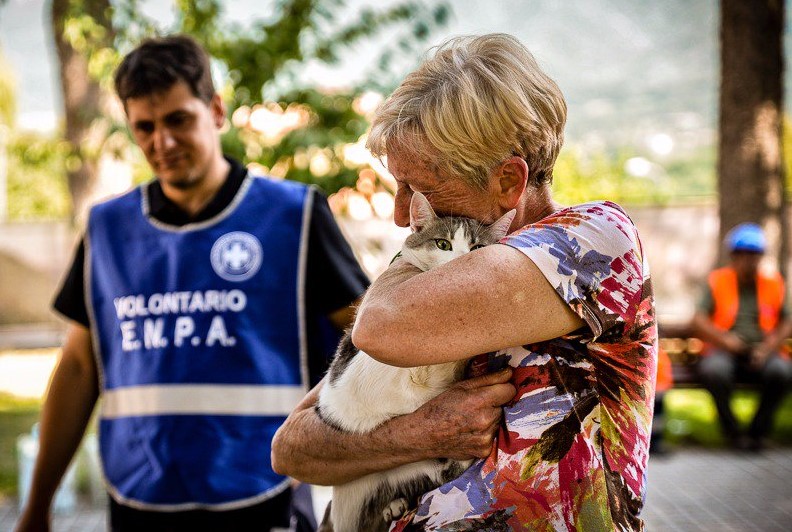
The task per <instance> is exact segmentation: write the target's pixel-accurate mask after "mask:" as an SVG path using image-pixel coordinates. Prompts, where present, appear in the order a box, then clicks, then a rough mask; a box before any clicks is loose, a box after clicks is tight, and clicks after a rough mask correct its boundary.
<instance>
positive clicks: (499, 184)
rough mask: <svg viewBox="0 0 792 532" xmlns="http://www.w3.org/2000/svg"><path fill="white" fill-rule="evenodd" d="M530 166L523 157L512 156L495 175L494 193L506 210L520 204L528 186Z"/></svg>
mask: <svg viewBox="0 0 792 532" xmlns="http://www.w3.org/2000/svg"><path fill="white" fill-rule="evenodd" d="M529 173H530V172H529V170H528V164H527V163H526V162H525V160H524V159H523V158H522V157H518V156H516V155H515V156H512V157H509V158H508V159H506V160H504V161H503V162H502V163H500V164H499V165H498V166H497V167H496V168H495V172H494V175H493V183H492V184H493V186H494V188H495V190H494V193H495V196H496V198H497V200H498V205H500V206H501V207H502V208H503V209H505V210H511V209H514V208H515V207H517V205H518V204H519V203H520V198H521V197H522V195H523V192H525V187H526V186H528V175H529Z"/></svg>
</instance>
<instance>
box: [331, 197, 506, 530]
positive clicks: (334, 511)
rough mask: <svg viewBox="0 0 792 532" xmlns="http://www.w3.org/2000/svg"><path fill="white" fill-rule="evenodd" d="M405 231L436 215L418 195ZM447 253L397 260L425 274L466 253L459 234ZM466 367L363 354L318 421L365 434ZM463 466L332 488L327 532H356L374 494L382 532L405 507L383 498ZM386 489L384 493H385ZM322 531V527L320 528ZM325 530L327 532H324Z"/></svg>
mask: <svg viewBox="0 0 792 532" xmlns="http://www.w3.org/2000/svg"><path fill="white" fill-rule="evenodd" d="M410 215H411V225H412V227H413V230H414V231H415V230H418V229H419V228H420V226H421V224H423V223H425V222H426V221H427V219H429V218H434V217H436V215H435V214H434V211H432V208H431V207H430V206H429V202H428V201H427V200H426V198H424V197H423V196H422V195H420V194H419V193H416V194H414V195H413V199H412V201H411V205H410ZM513 216H514V211H511V212H510V213H507V214H506V215H504V216H503V217H502V218H501V219H500V220H498V222H496V224H500V226H503V229H502V232H503V234H505V233H506V231H507V229H508V226H509V224H510V223H511V220H512V218H513ZM450 241H451V244H452V248H453V251H448V252H442V253H438V251H437V250H433V251H427V250H426V249H425V247H423V248H415V249H413V248H408V247H407V246H404V247H403V248H402V257H404V259H405V260H407V261H408V262H410V263H412V264H414V265H415V266H417V267H418V268H420V269H422V270H424V271H426V270H428V269H430V268H432V267H436V266H439V265H440V264H443V263H445V262H448V261H450V260H452V259H454V258H456V257H458V256H460V255H463V254H464V253H467V252H468V251H470V249H469V243H468V241H467V238H466V237H465V235H464V230H463V228H461V227H460V228H459V229H458V230H457V231H456V233H455V234H454V235H453V236H452V238H451V239H450ZM465 363H466V361H464V360H462V361H455V362H449V363H445V364H436V365H431V366H419V367H414V368H399V367H394V366H389V365H387V364H383V363H381V362H378V361H377V360H375V359H373V358H371V357H370V356H368V355H367V354H366V353H364V352H363V351H358V352H357V354H356V355H355V356H354V357H353V358H352V359H351V360H350V361H349V363H348V365H347V366H346V367H345V368H344V369H343V372H342V373H341V374H340V376H338V377H337V379H336V380H335V382H332V383H331V382H326V383H325V385H324V386H323V387H322V391H321V393H320V397H319V409H320V412H321V414H322V416H323V417H326V418H329V419H330V420H331V421H332V423H333V424H335V425H337V426H339V427H340V428H341V429H343V430H345V431H349V432H355V433H366V432H369V431H371V430H373V429H374V428H376V427H378V426H379V425H381V424H382V423H384V422H385V421H387V420H388V419H391V418H393V417H395V416H399V415H402V414H407V413H410V412H414V411H415V410H416V409H418V407H420V406H421V405H423V404H424V403H426V402H427V401H429V400H431V399H433V398H434V397H436V396H438V395H439V394H441V393H442V392H444V391H445V390H447V389H448V388H449V387H450V386H451V385H452V384H453V383H454V382H456V381H458V380H459V379H460V378H461V377H462V374H463V371H464V367H465ZM470 463H471V461H467V462H450V461H442V462H441V461H439V460H425V461H422V462H417V463H412V464H407V465H403V466H400V467H397V468H395V469H391V470H388V471H382V472H378V473H373V474H370V475H367V476H365V477H362V478H359V479H357V480H354V481H352V482H348V483H346V484H343V485H340V486H335V487H333V499H332V505H331V509H330V518H331V522H332V530H334V531H335V532H356V531H357V530H361V523H360V520H361V519H362V517H363V511H364V509H365V507H366V505H367V503H369V502H370V501H371V500H372V497H374V496H377V494H379V495H380V496H381V497H382V500H378V501H377V502H378V503H381V504H380V505H381V506H382V508H383V511H382V520H381V521H380V523H381V527H380V528H381V529H382V530H387V528H388V526H387V525H388V523H389V521H390V520H391V519H395V518H398V517H399V516H400V515H401V513H402V512H403V511H404V510H405V509H406V501H404V500H403V499H399V498H395V500H392V499H393V498H392V497H390V496H389V495H388V493H390V492H392V491H395V488H396V487H397V486H399V485H401V484H404V483H409V482H411V481H414V480H415V479H420V478H423V477H424V476H425V477H428V479H429V481H430V482H431V483H432V484H433V485H434V486H439V485H441V484H442V483H443V481H444V479H443V474H444V472H445V471H447V470H448V469H449V467H455V468H456V470H458V471H462V470H464V469H466V468H467V467H468V466H469V465H470ZM389 488H390V490H389ZM324 526H327V525H324ZM326 529H327V528H326Z"/></svg>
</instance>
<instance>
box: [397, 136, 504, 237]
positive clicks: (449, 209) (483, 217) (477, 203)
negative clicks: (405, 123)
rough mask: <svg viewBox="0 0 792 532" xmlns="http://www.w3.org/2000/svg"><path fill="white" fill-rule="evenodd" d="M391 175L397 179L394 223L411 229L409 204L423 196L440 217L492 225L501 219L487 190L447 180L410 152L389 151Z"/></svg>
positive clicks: (450, 178)
mask: <svg viewBox="0 0 792 532" xmlns="http://www.w3.org/2000/svg"><path fill="white" fill-rule="evenodd" d="M388 171H390V173H391V174H392V175H393V177H394V178H395V179H396V183H397V186H398V188H397V189H396V198H395V206H394V211H393V221H394V223H396V225H398V226H400V227H409V225H410V200H411V199H412V195H413V192H420V193H422V194H423V195H424V196H426V198H427V199H428V200H429V203H430V204H431V205H432V208H433V209H434V210H435V212H436V213H437V214H438V215H440V216H450V215H453V216H467V217H469V218H473V219H476V220H480V221H482V222H487V223H491V222H493V221H494V220H496V219H497V218H498V210H497V204H496V202H495V199H494V198H493V197H492V196H491V195H490V193H489V192H488V191H486V190H479V189H477V188H474V187H472V186H470V185H468V184H466V183H465V182H463V181H462V180H460V179H456V178H453V177H447V176H444V175H443V174H442V172H441V171H440V169H439V168H437V166H436V165H433V164H431V163H430V162H428V161H426V160H425V158H423V157H420V156H418V155H416V154H414V153H412V152H411V151H409V150H406V149H405V150H401V149H390V150H389V151H388Z"/></svg>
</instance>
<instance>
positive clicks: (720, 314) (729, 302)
mask: <svg viewBox="0 0 792 532" xmlns="http://www.w3.org/2000/svg"><path fill="white" fill-rule="evenodd" d="M708 281H709V286H710V290H711V291H712V299H713V300H714V301H715V311H714V312H713V313H712V316H711V319H712V323H713V325H715V327H717V328H718V329H721V330H723V331H728V330H729V329H731V328H732V326H733V325H734V322H735V321H736V320H737V309H738V308H739V306H740V298H739V291H738V288H737V272H735V271H734V269H733V268H729V267H726V268H719V269H717V270H715V271H713V272H712V273H710V275H709V279H708ZM756 299H757V302H758V304H759V328H761V329H762V331H764V333H765V334H767V333H769V332H771V331H772V330H773V329H775V328H776V325H778V320H779V318H780V317H781V306H782V305H783V303H784V279H783V278H782V277H781V275H780V274H778V273H776V274H771V275H767V274H764V273H758V274H757V275H756Z"/></svg>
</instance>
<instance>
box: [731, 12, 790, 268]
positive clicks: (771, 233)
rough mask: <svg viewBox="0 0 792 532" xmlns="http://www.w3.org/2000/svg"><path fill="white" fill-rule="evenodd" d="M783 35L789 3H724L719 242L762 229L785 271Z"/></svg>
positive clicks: (773, 258)
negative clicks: (743, 229)
mask: <svg viewBox="0 0 792 532" xmlns="http://www.w3.org/2000/svg"><path fill="white" fill-rule="evenodd" d="M783 28H784V1H783V0H755V1H751V2H746V1H745V0H722V1H721V29H720V39H721V90H720V124H719V127H720V143H719V146H718V149H719V154H718V192H719V194H720V221H721V226H720V236H721V239H723V237H724V236H725V235H726V234H727V233H728V231H729V230H730V229H731V228H732V227H734V226H735V225H737V224H739V223H741V222H756V223H759V224H760V225H762V226H763V227H764V229H765V231H766V233H767V236H768V243H769V249H768V256H769V258H771V259H772V260H773V261H774V262H775V263H776V264H777V265H778V266H779V267H780V268H781V269H782V270H784V269H785V268H786V262H787V261H786V259H785V257H787V256H788V242H787V238H788V236H787V235H788V233H789V231H788V227H787V222H786V216H785V210H786V201H785V198H784V166H783V164H782V151H781V131H782V116H783V107H782V103H783V72H784V57H783V49H782V40H781V38H782V34H783ZM721 241H722V240H721ZM724 253H725V251H724V250H723V249H721V262H723V261H724V260H725V258H726V257H725V256H724ZM782 258H784V260H781V259H782Z"/></svg>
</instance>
